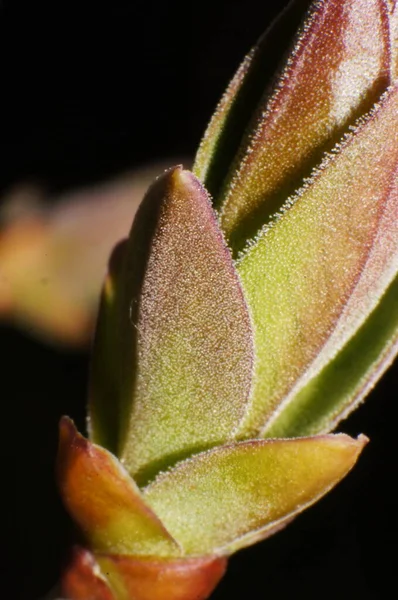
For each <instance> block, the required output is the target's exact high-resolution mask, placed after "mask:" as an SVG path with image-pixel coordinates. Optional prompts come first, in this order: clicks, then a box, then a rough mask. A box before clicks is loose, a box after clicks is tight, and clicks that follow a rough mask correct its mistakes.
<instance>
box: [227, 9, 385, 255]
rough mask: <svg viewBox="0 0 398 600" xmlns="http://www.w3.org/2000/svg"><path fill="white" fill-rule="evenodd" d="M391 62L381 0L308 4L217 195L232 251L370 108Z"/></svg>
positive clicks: (252, 234)
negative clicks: (296, 34)
mask: <svg viewBox="0 0 398 600" xmlns="http://www.w3.org/2000/svg"><path fill="white" fill-rule="evenodd" d="M389 70H390V44H389V23H388V15H387V10H386V6H385V4H384V2H383V1H382V0H355V1H354V0H330V1H329V2H321V3H315V4H314V5H313V8H312V10H311V12H310V14H309V16H308V18H307V20H306V22H305V23H304V26H303V28H302V31H301V34H300V35H299V37H298V39H297V40H296V44H295V47H294V50H293V53H292V54H291V55H290V57H289V58H288V60H287V62H286V65H285V66H284V68H283V69H282V72H281V74H280V77H279V79H278V80H277V81H276V83H275V85H274V86H273V88H272V90H271V93H267V94H266V95H265V98H264V99H263V101H261V103H260V105H259V107H258V109H257V111H256V113H255V115H254V117H253V120H252V122H251V123H250V124H249V126H248V128H247V134H246V136H245V137H244V139H243V141H242V144H241V147H240V149H239V151H238V153H237V156H236V159H235V160H234V161H232V164H231V167H230V171H229V175H228V176H227V178H226V181H225V182H224V185H223V188H222V191H221V193H220V195H219V197H217V198H216V199H215V204H216V206H217V207H220V209H219V210H220V220H221V226H222V229H223V230H224V232H225V234H226V237H227V239H228V240H229V241H230V243H231V245H232V247H233V248H234V250H235V251H236V250H239V249H241V248H242V247H243V246H244V244H245V242H246V241H247V239H248V238H252V237H253V236H254V235H255V234H256V233H257V232H258V230H259V229H260V228H261V226H262V225H263V224H264V223H265V222H267V221H268V220H269V218H270V217H271V216H272V215H273V214H274V213H275V212H276V211H277V210H279V208H280V207H281V205H282V204H283V202H284V200H285V199H286V198H287V197H288V196H289V195H290V194H292V193H293V192H294V191H295V189H297V187H299V186H300V185H301V184H302V181H303V178H304V177H308V176H309V174H310V172H311V169H312V168H313V167H314V166H316V165H317V164H318V163H319V162H320V161H321V159H322V155H323V153H324V152H325V151H327V150H330V149H331V148H332V147H333V145H334V144H335V143H336V142H337V141H339V140H340V139H341V137H342V135H343V133H344V132H345V131H347V127H348V126H349V125H350V124H352V123H353V122H354V121H355V119H356V118H357V117H359V116H361V115H363V114H365V113H366V112H368V111H369V110H370V108H371V107H372V106H373V104H374V102H376V101H377V100H378V99H379V97H380V95H381V93H382V92H383V91H385V90H386V88H387V86H388V84H389V82H390V79H389ZM216 118H219V117H218V116H217V117H216Z"/></svg>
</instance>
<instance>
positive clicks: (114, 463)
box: [57, 417, 180, 556]
mask: <svg viewBox="0 0 398 600" xmlns="http://www.w3.org/2000/svg"><path fill="white" fill-rule="evenodd" d="M57 479H58V485H59V489H60V492H61V496H62V499H63V502H64V504H65V506H66V508H67V510H68V512H69V513H70V514H71V515H72V517H73V519H74V520H75V522H76V523H77V524H78V525H79V527H80V530H81V531H82V533H83V535H84V536H85V538H86V540H87V541H88V542H89V545H90V548H91V549H92V550H94V551H96V552H113V553H120V554H137V555H155V556H178V555H179V554H180V549H179V546H178V544H177V543H176V542H175V540H174V539H173V538H172V537H171V536H170V535H169V533H168V532H167V531H166V529H165V527H164V526H163V525H162V523H161V522H160V521H159V519H158V517H157V516H156V515H155V514H154V513H153V512H152V510H151V509H150V508H149V506H147V504H146V503H145V501H144V500H143V498H142V496H141V492H140V490H139V489H138V487H137V486H136V485H135V483H134V481H133V480H132V479H131V478H130V477H129V475H128V474H127V473H126V471H125V470H124V469H123V467H122V465H121V464H120V463H119V462H118V460H117V459H116V458H115V457H114V456H113V455H112V454H110V453H109V452H108V451H107V450H104V449H103V448H101V447H99V446H95V445H94V444H91V443H90V442H89V441H88V440H86V439H85V438H84V437H83V436H82V435H80V434H79V433H78V431H77V430H76V428H75V426H74V424H73V422H72V421H71V420H70V419H68V418H67V417H63V419H62V420H61V424H60V442H59V452H58V460H57Z"/></svg>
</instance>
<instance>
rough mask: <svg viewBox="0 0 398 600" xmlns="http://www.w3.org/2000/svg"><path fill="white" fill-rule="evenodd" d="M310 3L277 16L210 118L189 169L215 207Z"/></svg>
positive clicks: (299, 2)
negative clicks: (240, 147)
mask: <svg viewBox="0 0 398 600" xmlns="http://www.w3.org/2000/svg"><path fill="white" fill-rule="evenodd" d="M310 4H311V0H294V1H292V2H290V3H289V5H288V6H287V7H286V8H285V10H284V11H282V12H281V13H280V14H279V15H278V17H277V18H276V19H275V21H274V22H273V23H272V24H271V26H270V28H269V29H268V30H267V31H266V32H265V33H264V35H262V36H261V38H260V39H259V41H258V42H257V44H256V45H255V46H254V48H252V50H251V51H250V52H249V54H248V55H247V56H246V57H245V58H244V60H243V62H242V64H241V65H240V66H239V68H238V70H237V72H236V74H235V75H234V77H233V79H232V81H231V82H230V84H229V85H228V88H227V89H226V91H225V94H224V95H223V97H222V98H221V101H220V102H219V104H218V106H217V108H216V110H215V112H214V114H213V116H212V118H211V120H210V123H209V125H208V127H207V129H206V132H205V134H204V136H203V139H202V141H201V143H200V146H199V149H198V152H197V154H196V158H195V164H194V166H193V169H192V170H193V172H194V174H195V175H196V176H197V177H198V178H199V179H200V180H201V182H202V183H203V185H204V186H205V188H206V189H207V190H208V192H209V193H210V195H211V196H212V198H213V201H214V204H215V206H217V203H218V202H219V193H220V188H221V186H222V183H223V180H224V178H225V177H226V175H227V172H228V169H229V167H230V164H231V162H232V161H233V159H234V157H235V154H236V153H237V151H238V148H239V145H240V142H241V140H242V136H243V134H244V132H245V129H246V128H247V125H248V123H249V122H250V119H251V117H252V116H253V113H254V111H255V110H256V108H257V106H258V104H259V102H260V100H261V98H262V96H263V94H264V90H266V89H267V86H268V85H269V83H270V81H271V80H272V79H273V78H274V77H275V73H276V72H277V69H278V66H279V63H280V62H281V60H282V59H283V58H284V56H285V54H286V51H287V49H288V47H289V46H290V45H291V41H292V38H293V37H294V36H295V35H296V31H297V28H298V27H299V25H300V23H301V21H302V18H303V13H304V12H305V11H306V10H307V9H308V6H309V5H310Z"/></svg>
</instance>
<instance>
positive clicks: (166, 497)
mask: <svg viewBox="0 0 398 600" xmlns="http://www.w3.org/2000/svg"><path fill="white" fill-rule="evenodd" d="M365 443H366V438H364V437H363V436H362V437H360V438H359V439H358V440H357V441H355V440H353V439H352V438H349V437H348V436H346V435H342V434H340V435H328V436H323V437H314V438H301V439H291V440H269V441H259V440H255V441H249V442H241V443H238V444H231V445H229V446H224V447H222V448H216V449H214V450H210V451H208V452H204V453H202V454H199V455H196V456H194V457H192V458H190V459H188V460H186V461H184V462H182V463H180V464H178V465H177V466H176V467H175V468H174V469H172V470H171V471H169V472H167V473H164V474H161V475H159V476H158V478H157V479H156V480H155V481H154V482H153V483H152V484H150V485H149V486H148V487H147V488H146V489H144V490H143V495H144V498H145V500H146V502H148V504H150V506H151V507H152V508H153V510H154V511H155V512H156V514H157V515H158V516H159V517H160V519H162V522H163V523H164V524H165V525H166V527H167V528H168V530H169V531H170V532H171V533H172V535H173V536H175V538H176V539H178V541H179V543H180V544H181V545H182V547H183V549H184V552H185V553H187V554H193V555H195V554H196V555H201V554H207V553H209V552H214V553H216V554H230V553H232V552H235V551H236V550H238V549H239V548H242V547H244V546H247V545H250V544H252V543H253V542H254V540H255V541H259V540H260V539H262V538H264V537H266V536H267V533H269V532H270V530H271V531H272V530H273V529H274V528H280V526H281V520H283V521H285V520H286V521H288V520H290V519H291V518H292V517H294V516H296V515H297V514H298V513H300V512H301V511H302V510H304V509H305V508H307V507H308V506H309V505H310V504H313V503H314V502H315V501H316V500H318V499H319V498H320V497H321V496H323V495H324V494H325V493H326V492H328V491H329V490H330V489H331V488H332V487H333V486H334V485H335V484H336V483H337V482H338V481H340V479H342V478H343V477H344V476H345V475H346V474H347V472H348V471H349V470H350V469H351V468H352V467H353V465H354V464H355V462H356V460H357V458H358V455H359V454H360V452H361V450H362V448H363V446H364V444H365ZM198 531H201V535H200V536H198V534H197V532H198Z"/></svg>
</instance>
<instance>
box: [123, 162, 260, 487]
mask: <svg viewBox="0 0 398 600" xmlns="http://www.w3.org/2000/svg"><path fill="white" fill-rule="evenodd" d="M124 276H125V282H124V284H125V292H124V293H125V298H126V303H125V309H124V315H123V319H124V324H123V326H122V330H123V331H125V332H126V335H131V340H132V343H131V347H130V349H129V350H128V351H127V352H125V353H124V354H125V357H124V365H125V372H126V373H128V374H129V376H130V382H129V383H128V384H127V385H126V386H125V390H124V406H125V408H126V411H125V418H126V422H127V427H126V431H125V435H124V446H123V448H122V451H121V456H122V458H123V462H124V464H125V465H126V466H127V468H128V469H129V471H130V472H131V473H133V474H134V477H135V478H138V479H136V480H137V481H139V482H142V481H145V480H147V478H148V477H151V476H152V475H153V474H154V473H156V472H157V471H158V470H160V469H162V468H165V466H167V465H168V464H170V463H172V462H175V461H176V460H177V459H178V458H181V457H182V456H186V455H187V454H190V453H192V451H193V450H197V449H198V448H199V449H203V448H206V447H209V446H211V445H215V444H217V443H221V442H223V441H224V440H225V439H228V437H231V436H232V433H233V431H234V429H235V428H236V426H237V425H238V423H239V422H240V420H241V419H242V417H243V415H244V412H245V410H246V404H247V398H248V395H249V392H250V386H251V379H252V364H253V340H252V333H251V323H250V317H249V313H248V310H247V306H246V303H245V300H244V297H243V293H242V290H241V286H240V282H239V280H238V277H237V274H236V271H235V269H234V265H233V262H232V258H231V255H230V253H229V250H228V248H227V246H226V244H225V242H224V239H223V237H222V234H221V232H220V230H219V227H218V224H217V221H216V218H215V215H214V212H213V209H212V207H211V204H210V200H209V197H208V194H207V192H206V190H205V189H204V188H203V186H202V185H201V184H200V182H199V181H198V179H197V178H196V177H195V176H194V175H193V174H192V173H190V172H189V171H186V170H183V169H182V168H181V167H176V168H174V169H172V170H170V171H168V172H166V173H165V174H164V175H162V176H161V177H159V178H158V179H157V181H156V182H155V183H154V184H153V185H152V187H151V188H150V189H149V191H148V194H147V196H146V197H145V199H144V201H143V203H142V205H141V207H140V209H139V211H138V214H137V217H136V220H135V222H134V225H133V229H132V232H131V236H130V239H129V246H128V256H127V260H126V270H125V275H124ZM127 379H128V376H126V381H127ZM215 415H216V417H215Z"/></svg>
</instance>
